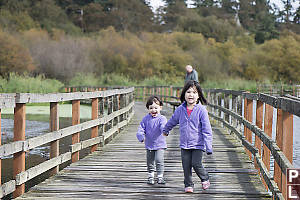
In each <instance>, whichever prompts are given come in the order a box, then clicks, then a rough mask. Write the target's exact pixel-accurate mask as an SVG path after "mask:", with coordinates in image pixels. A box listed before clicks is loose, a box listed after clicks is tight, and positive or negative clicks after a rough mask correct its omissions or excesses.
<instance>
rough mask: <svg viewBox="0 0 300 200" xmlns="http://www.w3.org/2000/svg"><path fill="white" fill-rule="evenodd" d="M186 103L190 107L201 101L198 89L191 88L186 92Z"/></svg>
mask: <svg viewBox="0 0 300 200" xmlns="http://www.w3.org/2000/svg"><path fill="white" fill-rule="evenodd" d="M184 97H185V101H186V103H187V105H188V106H191V105H196V104H197V101H198V99H199V94H198V92H197V89H196V88H195V87H190V88H189V89H188V90H187V91H186V92H185V96H184Z"/></svg>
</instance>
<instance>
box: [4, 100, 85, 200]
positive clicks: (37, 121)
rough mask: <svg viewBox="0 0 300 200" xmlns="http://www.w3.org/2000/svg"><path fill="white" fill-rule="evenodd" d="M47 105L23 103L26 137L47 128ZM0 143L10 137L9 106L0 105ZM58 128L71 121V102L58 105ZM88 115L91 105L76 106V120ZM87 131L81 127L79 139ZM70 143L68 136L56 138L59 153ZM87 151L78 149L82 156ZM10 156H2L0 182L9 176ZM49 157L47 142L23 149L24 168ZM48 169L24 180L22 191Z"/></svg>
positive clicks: (12, 125)
mask: <svg viewBox="0 0 300 200" xmlns="http://www.w3.org/2000/svg"><path fill="white" fill-rule="evenodd" d="M49 110H50V109H49V106H27V107H26V128H25V132H26V133H25V135H26V139H28V138H32V137H36V136H39V135H42V134H45V133H48V132H50V128H49V116H50V111H49ZM1 114H2V116H1V118H2V119H1V144H7V143H10V142H12V141H13V128H14V120H13V109H3V110H2V112H1ZM59 116H60V118H59V128H65V127H68V126H71V125H72V118H71V116H72V105H70V104H62V105H59ZM90 116H91V107H90V106H88V105H81V106H80V118H81V119H80V121H81V122H84V121H86V120H89V119H90ZM90 135H91V131H90V130H85V131H82V132H81V133H80V140H86V139H88V138H90ZM71 143H72V136H67V137H65V138H63V139H61V140H60V143H59V145H60V153H65V152H68V151H70V145H71ZM88 153H89V148H87V149H86V150H83V151H81V152H80V157H81V158H82V157H84V156H85V155H87V154H88ZM12 157H13V156H8V157H5V158H3V159H2V177H1V178H2V184H3V183H6V182H8V181H9V180H11V179H13V169H12V162H13V159H12ZM48 159H49V144H46V145H43V146H40V147H37V148H34V149H32V150H30V151H29V152H26V159H25V160H26V164H25V166H26V169H28V168H30V167H32V166H35V165H37V164H39V163H42V162H44V161H46V160H48ZM69 164H70V161H69V162H66V163H64V164H62V165H61V166H60V168H61V169H62V168H64V167H66V166H67V165H69ZM48 177H49V175H48V172H45V173H43V174H41V175H40V176H37V177H36V178H33V179H32V180H30V181H28V182H27V183H26V191H27V190H28V189H29V188H30V187H32V186H34V185H35V184H37V183H39V182H41V181H43V180H45V179H46V178H48ZM3 199H11V195H8V196H7V197H4V198H3Z"/></svg>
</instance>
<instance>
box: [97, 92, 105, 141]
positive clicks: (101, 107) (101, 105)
mask: <svg viewBox="0 0 300 200" xmlns="http://www.w3.org/2000/svg"><path fill="white" fill-rule="evenodd" d="M104 101H105V98H104V97H101V98H100V99H99V116H98V117H99V118H101V117H103V116H104ZM104 128H105V127H104V124H101V125H100V126H99V130H98V131H99V136H102V139H103V141H102V142H101V143H100V147H103V146H104V142H105V141H104V137H103V134H104V131H105V130H104Z"/></svg>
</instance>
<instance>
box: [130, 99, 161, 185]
mask: <svg viewBox="0 0 300 200" xmlns="http://www.w3.org/2000/svg"><path fill="white" fill-rule="evenodd" d="M162 105H163V103H162V101H161V100H160V99H159V98H158V97H157V96H151V97H150V98H149V99H148V101H147V103H146V107H147V109H148V111H149V114H147V115H146V116H145V117H144V118H143V120H142V121H141V123H140V126H139V128H138V132H137V134H136V137H137V139H138V140H139V141H140V142H145V148H146V149H147V171H148V181H147V183H148V184H150V185H153V184H154V170H155V166H154V162H155V163H156V171H157V183H158V184H165V180H164V150H165V149H166V148H167V143H166V138H165V137H164V136H163V134H162V129H163V127H164V126H165V124H166V123H167V118H166V117H165V116H163V115H161V114H160V111H161V110H162Z"/></svg>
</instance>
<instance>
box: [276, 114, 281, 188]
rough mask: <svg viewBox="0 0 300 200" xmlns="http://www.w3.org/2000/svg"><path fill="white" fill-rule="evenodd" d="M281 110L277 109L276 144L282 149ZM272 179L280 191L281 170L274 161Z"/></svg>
mask: <svg viewBox="0 0 300 200" xmlns="http://www.w3.org/2000/svg"><path fill="white" fill-rule="evenodd" d="M282 117H283V110H281V109H277V122H276V144H277V145H278V147H279V148H280V149H281V150H282V148H283V118H282ZM274 181H275V182H276V183H277V186H278V188H279V190H280V191H282V172H281V169H280V167H279V165H278V164H277V162H274Z"/></svg>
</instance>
